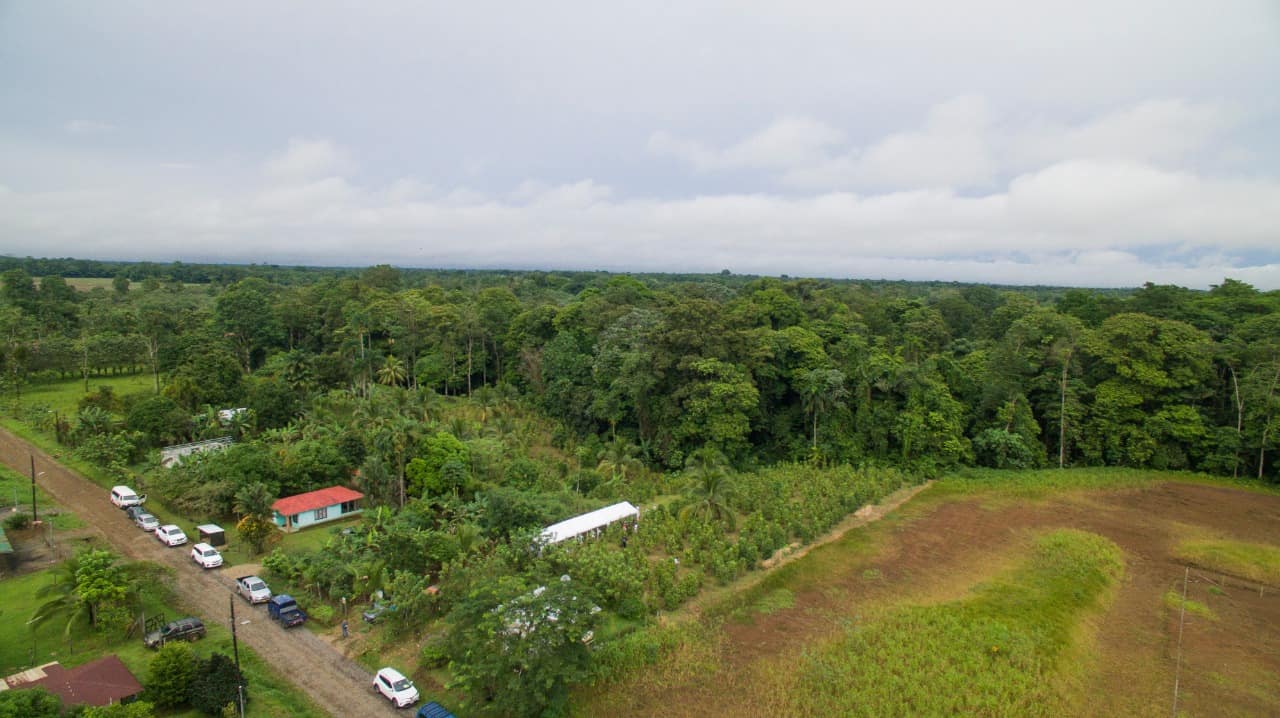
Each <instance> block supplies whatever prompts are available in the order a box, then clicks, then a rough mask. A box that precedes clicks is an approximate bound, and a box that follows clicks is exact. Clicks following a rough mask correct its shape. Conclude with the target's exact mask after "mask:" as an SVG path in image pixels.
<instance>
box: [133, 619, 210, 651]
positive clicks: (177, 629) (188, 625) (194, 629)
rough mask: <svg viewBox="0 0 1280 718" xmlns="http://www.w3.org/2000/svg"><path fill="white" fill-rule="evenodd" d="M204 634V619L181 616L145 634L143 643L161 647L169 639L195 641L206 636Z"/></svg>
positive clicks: (150, 646) (148, 646) (151, 646)
mask: <svg viewBox="0 0 1280 718" xmlns="http://www.w3.org/2000/svg"><path fill="white" fill-rule="evenodd" d="M204 634H205V629H204V621H201V620H200V619H198V618H195V617H187V618H179V619H178V620H176V621H170V622H168V623H166V624H165V625H164V626H162V627H161V628H160V630H158V631H151V632H150V633H148V634H147V635H145V636H143V637H142V643H143V645H145V646H146V647H147V648H159V647H161V646H163V645H164V644H166V643H168V642H169V641H195V640H198V639H201V638H204Z"/></svg>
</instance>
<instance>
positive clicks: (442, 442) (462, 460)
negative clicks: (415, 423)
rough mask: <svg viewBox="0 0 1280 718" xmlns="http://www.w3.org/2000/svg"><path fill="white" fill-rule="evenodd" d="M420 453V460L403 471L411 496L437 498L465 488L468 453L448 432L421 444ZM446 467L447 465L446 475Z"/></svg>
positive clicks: (469, 456)
mask: <svg viewBox="0 0 1280 718" xmlns="http://www.w3.org/2000/svg"><path fill="white" fill-rule="evenodd" d="M419 452H420V454H421V456H419V457H418V458H416V459H413V460H412V461H410V462H409V464H408V466H406V467H405V476H406V477H407V478H408V479H409V493H410V494H412V495H414V496H422V495H424V494H425V495H439V494H444V493H448V492H450V491H455V490H459V489H461V488H463V487H464V486H465V484H466V478H467V476H466V467H468V466H470V464H471V453H470V451H469V450H468V448H467V445H466V444H464V443H462V442H461V441H460V440H459V439H458V438H457V437H456V436H454V435H453V434H450V433H449V432H447V431H439V432H436V433H435V434H434V435H431V436H428V437H426V438H424V439H423V440H422V442H421V446H420V447H419ZM446 465H449V470H448V472H447V473H446V472H445V466H446Z"/></svg>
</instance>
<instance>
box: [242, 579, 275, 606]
mask: <svg viewBox="0 0 1280 718" xmlns="http://www.w3.org/2000/svg"><path fill="white" fill-rule="evenodd" d="M236 592H237V593H239V594H240V595H241V596H243V597H244V600H246V601H248V602H249V603H266V602H267V601H270V600H271V589H269V588H267V582H266V581H263V580H262V579H260V578H258V577H257V576H242V577H240V578H237V579H236Z"/></svg>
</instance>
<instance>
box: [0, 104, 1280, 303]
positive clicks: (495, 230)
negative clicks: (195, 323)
mask: <svg viewBox="0 0 1280 718" xmlns="http://www.w3.org/2000/svg"><path fill="white" fill-rule="evenodd" d="M948 126H954V125H948ZM135 189H136V188H106V189H98V190H94V191H54V192H24V191H19V190H15V189H13V188H9V189H8V190H7V191H4V192H0V251H9V252H12V251H14V250H15V249H16V245H14V246H7V245H9V244H10V243H11V242H13V241H14V240H13V239H12V238H15V237H27V236H40V237H41V238H42V239H43V241H44V244H43V245H42V248H43V251H44V252H47V253H48V254H51V255H74V256H104V257H122V258H140V257H141V258H157V259H173V258H183V259H190V260H200V259H219V260H224V261H279V262H288V263H293V262H306V263H330V264H353V263H355V264H365V263H376V262H391V263H396V264H403V265H410V266H414V265H417V266H421V265H432V266H441V265H444V266H508V267H510V266H516V267H520V266H526V267H527V266H539V267H569V268H607V269H615V270H626V269H632V270H671V271H698V270H702V271H718V270H719V269H721V268H724V267H729V268H731V269H732V270H734V271H738V272H754V273H764V274H779V273H787V274H792V275H815V276H853V277H873V278H874V277H882V276H883V277H903V278H914V279H955V280H972V281H995V282H1019V283H1049V284H1079V285H1130V286H1132V285H1136V284H1140V283H1142V282H1143V281H1148V280H1150V281H1159V282H1166V281H1168V282H1177V283H1183V284H1190V285H1193V286H1207V285H1209V284H1212V283H1217V282H1220V281H1221V280H1222V278H1223V277H1225V276H1232V277H1238V278H1241V279H1244V280H1245V281H1250V282H1252V283H1254V284H1256V285H1257V286H1260V287H1262V288H1267V289H1270V288H1280V260H1277V259H1276V258H1275V250H1274V246H1273V245H1274V228H1275V227H1277V226H1280V182H1276V181H1274V180H1265V179H1258V180H1239V179H1232V180H1224V179H1215V178H1210V177H1204V176H1200V175H1196V174H1194V173H1190V172H1185V171H1171V170H1166V169H1162V168H1160V167H1157V166H1155V165H1151V164H1147V163H1142V162H1137V161H1132V160H1073V161H1068V162H1061V163H1056V164H1054V165H1051V166H1048V167H1045V168H1043V169H1040V170H1037V171H1034V172H1028V173H1024V174H1022V175H1019V176H1017V177H1015V178H1014V179H1013V180H1011V181H1010V182H1008V183H1007V184H1005V185H1002V186H999V187H996V188H995V189H993V190H992V191H989V192H986V193H982V194H977V195H965V194H960V193H957V192H955V191H953V190H950V189H946V188H937V189H915V190H909V191H888V192H879V193H858V194H855V193H850V192H824V193H819V194H816V195H813V196H799V197H797V196H787V195H780V194H771V193H721V194H708V195H703V196H696V197H686V198H673V199H661V198H656V197H638V196H631V197H628V196H621V195H619V194H618V193H617V191H616V190H614V189H612V188H610V187H608V186H605V185H602V184H599V183H597V182H594V181H592V180H582V181H578V182H568V183H560V184H552V183H542V182H534V181H530V182H526V183H524V184H522V185H521V186H520V187H519V188H518V189H516V190H515V191H513V192H509V193H503V194H491V193H485V192H481V191H477V190H473V189H466V188H463V187H459V188H455V189H452V190H447V191H443V192H438V191H436V190H435V189H433V188H431V187H429V186H427V185H425V184H423V183H421V182H418V181H415V180H413V179H412V178H401V179H398V180H395V181H392V182H390V183H388V184H386V185H382V186H379V185H362V184H357V183H353V182H351V181H349V180H347V179H343V178H340V177H332V176H331V177H323V178H302V179H294V180H291V181H285V180H284V179H282V178H280V177H279V176H273V177H271V178H268V179H266V180H265V181H264V182H262V184H261V185H260V186H258V187H256V188H255V187H249V188H247V189H242V190H235V191H231V190H225V191H221V192H215V193H210V192H208V191H207V189H206V188H203V187H200V186H198V185H190V186H183V185H174V184H170V185H167V186H163V187H161V186H159V185H157V187H155V188H154V189H155V191H154V192H150V193H138V192H136V191H135ZM148 247H150V248H151V249H150V250H147V249H146V248H148ZM190 248H199V249H198V250H196V249H190ZM196 252H199V253H198V254H197V253H196ZM1259 252H1261V253H1263V254H1262V255H1261V256H1266V257H1271V259H1270V260H1264V261H1263V262H1261V263H1257V264H1254V265H1250V264H1246V263H1242V262H1240V261H1239V260H1237V259H1234V257H1235V256H1237V255H1240V256H1244V255H1249V254H1252V255H1254V256H1258V253H1259Z"/></svg>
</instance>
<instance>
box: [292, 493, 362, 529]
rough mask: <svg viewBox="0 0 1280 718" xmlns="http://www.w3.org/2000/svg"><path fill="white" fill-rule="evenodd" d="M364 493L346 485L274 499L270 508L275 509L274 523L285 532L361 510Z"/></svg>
mask: <svg viewBox="0 0 1280 718" xmlns="http://www.w3.org/2000/svg"><path fill="white" fill-rule="evenodd" d="M363 498H364V494H362V493H360V492H359V491H354V490H352V489H348V488H347V487H345V486H330V487H329V488H327V489H317V490H316V491H308V492H307V493H305V494H298V495H296V496H286V497H284V498H283V499H277V500H276V502H275V503H274V504H271V508H272V510H273V511H275V516H274V520H275V524H276V526H278V527H280V529H281V530H282V531H285V532H286V533H292V532H294V531H297V530H298V529H302V528H306V527H308V526H312V525H314V524H319V523H324V522H326V521H334V520H336V519H340V518H342V517H344V516H350V515H352V514H358V513H360V512H361V511H363V510H364V509H363V507H361V506H360V500H361V499H363Z"/></svg>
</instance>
